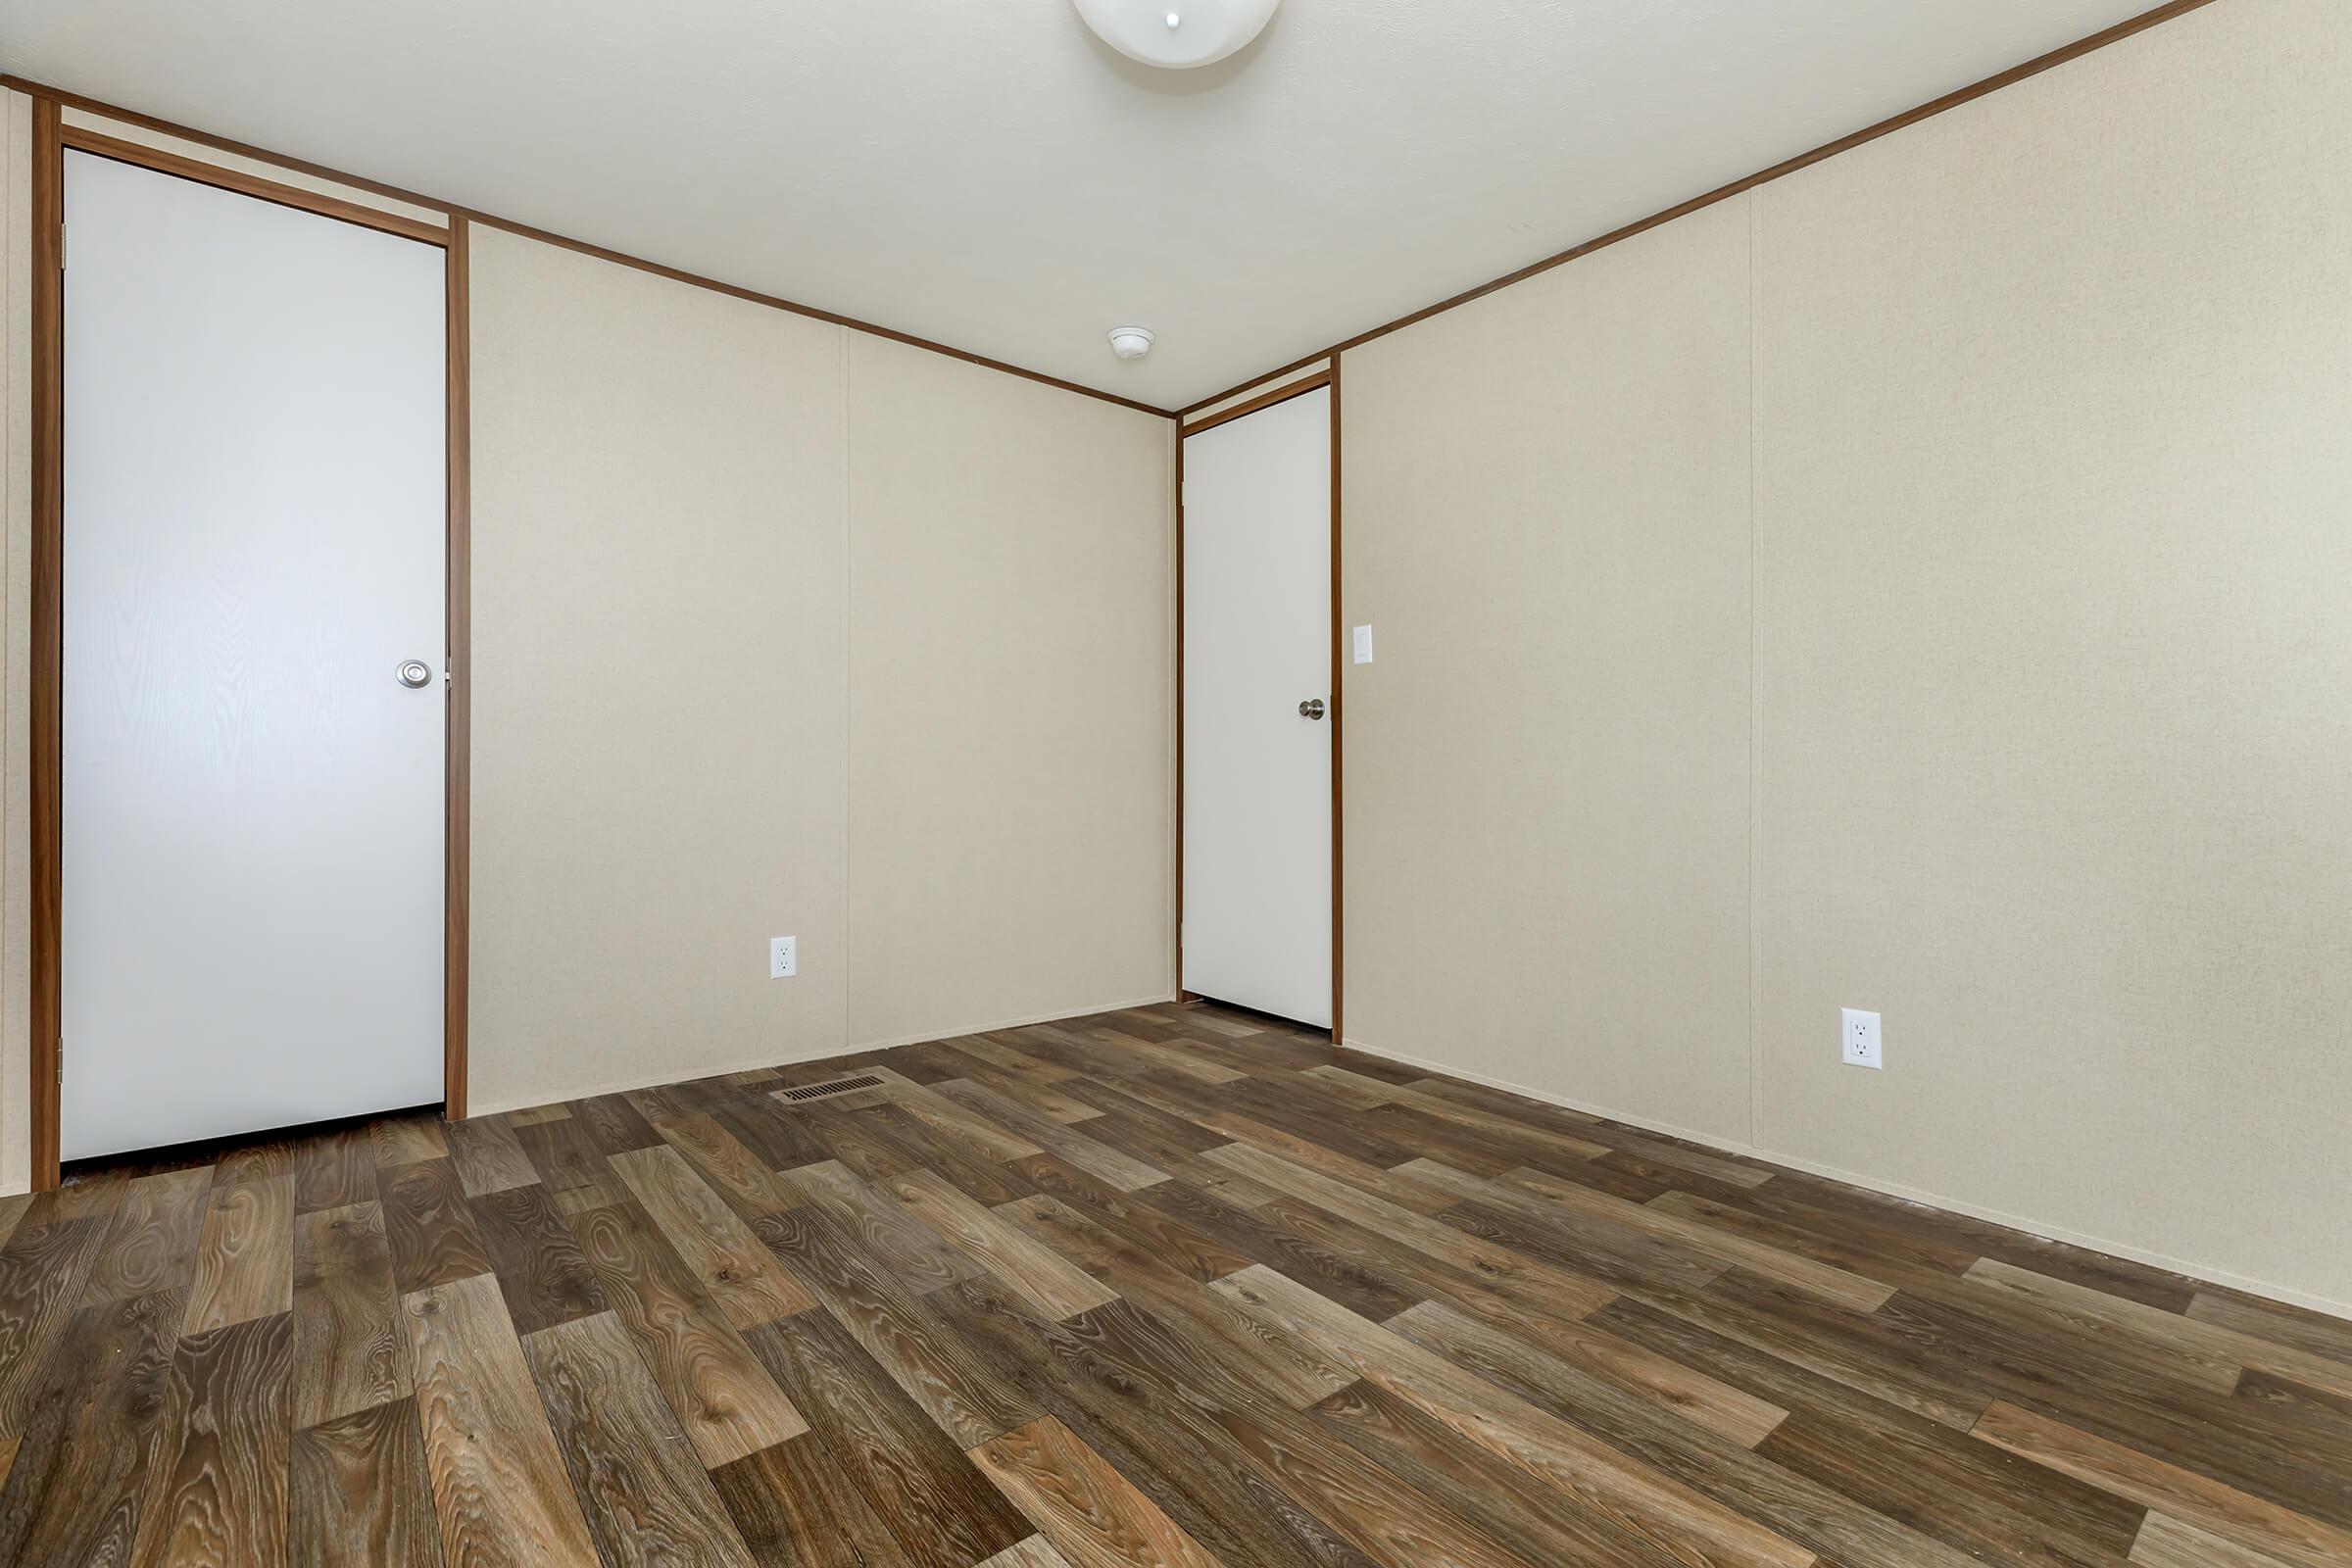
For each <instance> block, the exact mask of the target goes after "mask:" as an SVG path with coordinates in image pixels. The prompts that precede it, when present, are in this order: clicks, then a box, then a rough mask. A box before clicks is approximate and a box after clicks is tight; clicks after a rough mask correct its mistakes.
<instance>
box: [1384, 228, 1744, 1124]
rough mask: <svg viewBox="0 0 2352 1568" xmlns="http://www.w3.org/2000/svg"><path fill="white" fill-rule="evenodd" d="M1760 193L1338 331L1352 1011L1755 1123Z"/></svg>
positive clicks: (1562, 1080)
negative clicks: (1439, 306) (1752, 509)
mask: <svg viewBox="0 0 2352 1568" xmlns="http://www.w3.org/2000/svg"><path fill="white" fill-rule="evenodd" d="M1747 250H1748V233H1747V214H1746V209H1745V207H1744V206H1743V205H1742V204H1740V203H1729V204H1726V205H1723V206H1720V207H1716V208H1713V209H1710V210H1709V211H1707V212H1704V213H1701V214H1699V215H1697V216H1696V217H1695V218H1693V219H1692V220H1691V221H1688V222H1684V223H1677V224H1674V225H1672V226H1670V227H1667V228H1662V229H1658V230H1654V231H1652V232H1651V233H1648V234H1645V235H1643V236H1642V237H1641V238H1639V239H1637V240H1634V241H1632V242H1630V243H1628V244H1624V245H1620V246H1616V247H1614V248H1613V249H1610V250H1607V251H1603V252H1600V253H1598V254H1597V255H1595V256H1593V258H1592V259H1591V260H1590V261H1587V262H1581V263H1578V264H1577V265H1575V266H1573V267H1564V268H1559V269H1556V270H1553V271H1551V272H1549V273H1546V274H1544V276H1543V277H1541V278H1539V279H1536V280H1534V281H1532V282H1529V283H1526V284H1523V285H1521V286H1519V287H1517V288H1511V289H1505V290H1503V291H1501V292H1499V293H1496V294H1492V295H1489V296H1488V297H1487V298H1485V299H1483V300H1480V301H1478V302H1476V303H1475V304H1472V305H1468V306H1464V307H1462V308H1461V309H1459V310H1454V311H1448V312H1446V314H1444V315H1442V316H1438V317H1435V318H1433V319H1430V320H1429V321H1428V322H1427V323H1426V324H1424V325H1421V326H1418V327H1415V328H1413V329H1411V330H1409V331H1404V332H1397V333H1394V334H1392V335H1391V336H1388V337H1385V338H1381V339H1379V340H1377V341H1375V342H1374V343H1372V344H1370V345H1368V346H1366V347H1365V348H1362V349H1359V350H1353V351H1350V352H1349V353H1348V355H1347V357H1346V362H1345V364H1344V365H1343V366H1342V368H1341V400H1340V407H1341V413H1342V418H1343V420H1344V425H1343V429H1342V432H1341V442H1342V451H1343V461H1344V462H1345V464H1346V472H1345V478H1344V487H1343V488H1344V492H1345V494H1344V503H1343V504H1344V509H1345V511H1344V517H1343V527H1344V538H1343V546H1342V551H1341V573H1342V580H1341V594H1342V599H1343V603H1344V605H1345V609H1346V616H1345V618H1346V620H1347V622H1348V624H1349V625H1355V624H1360V623H1365V622H1369V623H1370V624H1371V625H1372V627H1373V628H1374V638H1375V646H1376V647H1377V650H1378V655H1379V657H1378V662H1375V663H1373V664H1370V665H1367V666H1353V665H1350V666H1348V667H1347V668H1346V669H1345V671H1344V676H1343V678H1344V679H1345V681H1346V687H1345V693H1346V699H1347V712H1346V720H1347V721H1346V724H1345V726H1344V728H1343V731H1342V735H1343V743H1344V745H1345V746H1346V748H1347V755H1346V758H1345V760H1344V762H1345V768H1346V775H1345V776H1346V790H1347V798H1346V804H1347V833H1346V855H1347V876H1346V890H1347V966H1346V979H1347V998H1346V1019H1345V1021H1346V1027H1347V1032H1348V1035H1349V1036H1350V1037H1352V1038H1355V1039H1359V1040H1363V1041H1366V1042H1370V1043H1372V1044H1375V1045H1380V1046H1385V1047H1390V1048H1393V1049H1397V1050H1402V1051H1409V1052H1413V1053H1415V1054H1425V1055H1433V1056H1438V1057H1441V1058H1444V1059H1447V1060H1451V1059H1453V1058H1454V1056H1455V1055H1457V1054H1461V1055H1463V1058H1464V1060H1465V1062H1466V1063H1471V1064H1475V1065H1476V1066H1477V1067H1478V1068H1479V1070H1481V1071H1483V1072H1487V1073H1491V1074H1494V1075H1495V1076H1498V1077H1502V1078H1506V1079H1509V1080H1511V1081H1512V1082H1516V1083H1531V1084H1543V1085H1547V1086H1552V1087H1561V1088H1565V1087H1566V1086H1574V1091H1575V1093H1577V1094H1578V1095H1580V1096H1583V1097H1585V1098H1588V1099H1590V1100H1593V1101H1594V1102H1596V1103H1604V1104H1609V1105H1621V1106H1626V1107H1629V1108H1631V1107H1641V1108H1642V1109H1643V1110H1644V1111H1645V1112H1646V1113H1647V1114H1649V1115H1650V1116H1653V1117H1655V1118H1658V1119H1660V1120H1663V1121H1666V1122H1669V1123H1671V1124H1673V1125H1675V1126H1678V1127H1685V1128H1689V1129H1691V1130H1693V1131H1696V1132H1701V1133H1705V1134H1707V1135H1709V1136H1711V1137H1717V1138H1734V1137H1740V1136H1743V1135H1744V1133H1745V1131H1746V1128H1747V1114H1748V1077H1747V1057H1748V1043H1747V1005H1748V995H1747V992H1748V982H1747V858H1748V677H1747V645H1748V571H1747V503H1748V461H1747V431H1748V387H1747V373H1746V372H1747V360H1748V297H1747V295H1748V291H1747Z"/></svg>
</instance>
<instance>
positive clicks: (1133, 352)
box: [1110, 326, 1152, 360]
mask: <svg viewBox="0 0 2352 1568" xmlns="http://www.w3.org/2000/svg"><path fill="white" fill-rule="evenodd" d="M1110 352H1111V353H1113V354H1116V355H1117V356H1118V357H1119V358H1120V359H1122V360H1140V359H1142V358H1143V357H1144V356H1145V355H1147V354H1149V353H1151V352H1152V329H1151V328H1150V327H1148V326H1114V327H1112V328H1111V329H1110Z"/></svg>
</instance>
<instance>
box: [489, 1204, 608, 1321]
mask: <svg viewBox="0 0 2352 1568" xmlns="http://www.w3.org/2000/svg"><path fill="white" fill-rule="evenodd" d="M468 1206H469V1207H471V1209H472V1210H473V1225H474V1234H475V1235H476V1236H478V1237H479V1238H480V1239H481V1243H482V1250H484V1251H485V1252H487V1253H489V1255H490V1266H491V1269H492V1271H493V1272H494V1273H496V1274H497V1276H498V1287H499V1290H500V1291H501V1292H502V1293H503V1294H504V1295H505V1297H506V1301H507V1314H508V1315H509V1316H510V1317H512V1318H513V1319H514V1320H515V1330H516V1332H518V1333H522V1334H534V1333H537V1332H538V1331H539V1330H541V1329H544V1328H552V1327H554V1326H555V1325H556V1324H558V1323H568V1322H570V1321H571V1320H572V1319H573V1318H578V1317H586V1316H588V1315H589V1314H590V1313H592V1312H602V1311H604V1310H605V1309H606V1304H607V1303H606V1301H605V1288H604V1286H603V1284H602V1283H600V1282H599V1281H598V1279H597V1277H596V1271H595V1270H594V1269H592V1268H590V1267H589V1266H588V1259H587V1257H586V1256H585V1255H584V1254H582V1252H581V1251H580V1244H579V1242H578V1241H577V1240H576V1239H575V1238H574V1237H573V1235H572V1233H571V1225H570V1223H569V1222H568V1221H567V1220H566V1219H565V1218H564V1213H563V1211H562V1210H561V1209H559V1208H557V1207H556V1204H555V1200H554V1199H553V1198H551V1197H549V1196H548V1191H547V1189H546V1188H545V1187H543V1186H540V1185H539V1184H538V1183H536V1182H534V1183H532V1184H531V1185H530V1186H527V1187H509V1188H503V1189H501V1190H500V1191H498V1192H495V1193H485V1194H484V1195H482V1196H481V1197H479V1198H476V1199H474V1200H472V1201H471V1202H470V1204H469V1205H468Z"/></svg>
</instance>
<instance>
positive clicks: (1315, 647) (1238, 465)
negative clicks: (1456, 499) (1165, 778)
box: [1183, 389, 1336, 1028]
mask: <svg viewBox="0 0 2352 1568" xmlns="http://www.w3.org/2000/svg"><path fill="white" fill-rule="evenodd" d="M1335 695H1336V694H1334V693H1333V692H1332V690H1331V393H1330V392H1329V391H1328V390H1324V389H1317V390H1315V391H1312V392H1306V393H1303V394H1301V395H1299V396H1298V397H1295V398H1291V399H1289V400H1288V401H1286V402H1282V403H1277V404H1275V405H1273V406H1272V407H1271V408H1266V409H1260V410H1259V411H1258V412H1256V413H1255V414H1250V415H1245V416H1244V417H1241V418H1238V419H1232V420H1228V421H1227V422H1226V423H1224V424H1220V425H1217V426H1216V427H1214V428H1213V429H1209V430H1204V431H1202V432H1201V433H1200V434H1199V435H1195V436H1188V437H1186V438H1185V443H1184V933H1183V942H1184V989H1185V990H1187V991H1190V992H1192V993H1194V994H1195V995H1197V996H1203V997H1211V998H1214V999H1215V1000H1217V1001H1219V1002H1230V1003H1235V1004H1238V1005H1241V1006H1245V1007H1254V1008H1256V1009H1257V1010H1259V1011H1260V1012H1271V1013H1275V1014H1278V1015H1280V1016H1282V1017H1285V1018H1294V1019H1297V1020H1298V1021H1299V1022H1300V1023H1310V1024H1314V1025H1317V1026H1318V1027H1323V1028H1328V1027H1330V1024H1331V972H1332V961H1331V950H1332V917H1331V908H1332V899H1331V872H1332V865H1331V819H1332V801H1331V770H1332V744H1331V737H1332V724H1331V721H1330V716H1329V705H1330V704H1331V703H1332V702H1333V701H1334V700H1335Z"/></svg>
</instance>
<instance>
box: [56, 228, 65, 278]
mask: <svg viewBox="0 0 2352 1568" xmlns="http://www.w3.org/2000/svg"><path fill="white" fill-rule="evenodd" d="M57 270H59V271H61V272H62V271H64V270H66V224H65V221H64V220H63V219H60V220H59V221H58V224H57Z"/></svg>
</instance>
